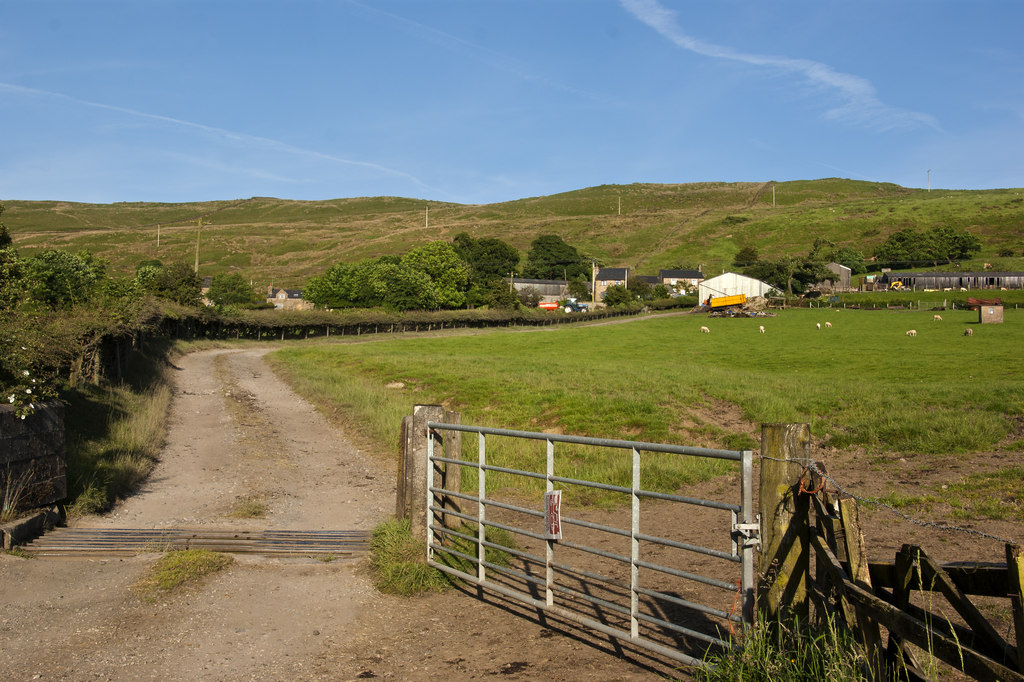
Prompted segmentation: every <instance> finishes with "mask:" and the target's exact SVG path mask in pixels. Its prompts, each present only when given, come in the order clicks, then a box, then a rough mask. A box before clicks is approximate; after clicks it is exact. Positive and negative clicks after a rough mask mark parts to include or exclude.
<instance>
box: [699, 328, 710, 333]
mask: <svg viewBox="0 0 1024 682" xmlns="http://www.w3.org/2000/svg"><path fill="white" fill-rule="evenodd" d="M700 333H701V334H710V333H711V330H710V329H708V328H707V327H701V328H700Z"/></svg>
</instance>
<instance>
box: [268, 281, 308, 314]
mask: <svg viewBox="0 0 1024 682" xmlns="http://www.w3.org/2000/svg"><path fill="white" fill-rule="evenodd" d="M267 303H270V304H271V305H273V306H274V308H276V309H278V310H312V309H313V304H312V303H310V302H309V301H305V300H303V299H302V289H275V288H274V287H273V286H270V287H267Z"/></svg>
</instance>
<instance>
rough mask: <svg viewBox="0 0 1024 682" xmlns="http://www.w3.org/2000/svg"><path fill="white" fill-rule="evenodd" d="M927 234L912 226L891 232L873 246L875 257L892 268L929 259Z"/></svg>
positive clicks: (929, 249)
mask: <svg viewBox="0 0 1024 682" xmlns="http://www.w3.org/2000/svg"><path fill="white" fill-rule="evenodd" d="M930 251H931V248H930V244H929V239H928V236H927V235H925V234H923V233H921V232H918V231H917V230H915V229H913V228H910V227H908V228H904V229H902V230H899V231H898V232H893V233H892V234H891V235H889V238H888V239H886V240H885V241H884V242H882V243H881V244H879V245H878V246H876V247H875V258H876V259H878V260H879V261H880V262H881V263H884V264H886V265H888V266H889V267H893V268H903V267H908V266H912V265H913V264H915V263H922V262H927V261H929V260H931V259H930V258H929V255H930Z"/></svg>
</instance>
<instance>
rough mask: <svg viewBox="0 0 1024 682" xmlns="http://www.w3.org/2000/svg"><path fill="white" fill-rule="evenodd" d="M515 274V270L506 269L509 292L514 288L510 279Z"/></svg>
mask: <svg viewBox="0 0 1024 682" xmlns="http://www.w3.org/2000/svg"><path fill="white" fill-rule="evenodd" d="M515 276H516V271H515V270H509V271H508V291H509V293H512V292H513V291H515V290H516V288H515V286H513V284H512V280H513V279H514V278H515Z"/></svg>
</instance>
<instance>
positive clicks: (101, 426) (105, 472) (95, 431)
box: [64, 358, 171, 515]
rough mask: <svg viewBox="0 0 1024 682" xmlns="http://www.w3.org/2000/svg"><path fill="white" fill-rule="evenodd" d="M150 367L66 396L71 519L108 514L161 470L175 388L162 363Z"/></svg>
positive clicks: (155, 362) (152, 361)
mask: <svg viewBox="0 0 1024 682" xmlns="http://www.w3.org/2000/svg"><path fill="white" fill-rule="evenodd" d="M143 360H144V359H142V358H140V362H141V361H143ZM145 361H146V362H150V363H152V364H150V366H148V367H147V368H145V369H144V371H139V373H138V374H136V375H134V376H133V377H131V378H130V379H128V380H126V381H124V382H122V383H118V384H102V385H99V386H81V387H78V388H76V389H74V390H72V391H69V392H68V393H67V394H66V395H65V396H64V400H65V403H66V404H67V409H66V411H65V423H66V432H67V457H68V463H67V464H68V473H67V480H68V499H69V507H68V512H69V514H71V515H81V514H96V513H100V512H103V511H105V510H107V509H108V508H109V507H110V505H111V504H113V503H114V502H115V501H116V500H118V499H120V498H123V497H125V496H127V495H128V494H130V493H131V492H133V491H134V490H136V489H137V488H138V487H139V485H140V484H141V483H142V482H143V481H144V480H145V479H146V477H147V476H148V475H149V473H150V472H151V471H152V470H153V467H154V466H156V463H157V461H158V457H159V453H160V448H161V447H163V444H164V439H165V436H166V420H167V412H168V409H169V407H170V403H171V387H170V385H169V384H168V382H167V380H166V377H165V376H164V375H163V373H162V369H161V365H160V363H159V362H157V361H156V360H148V359H145Z"/></svg>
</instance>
